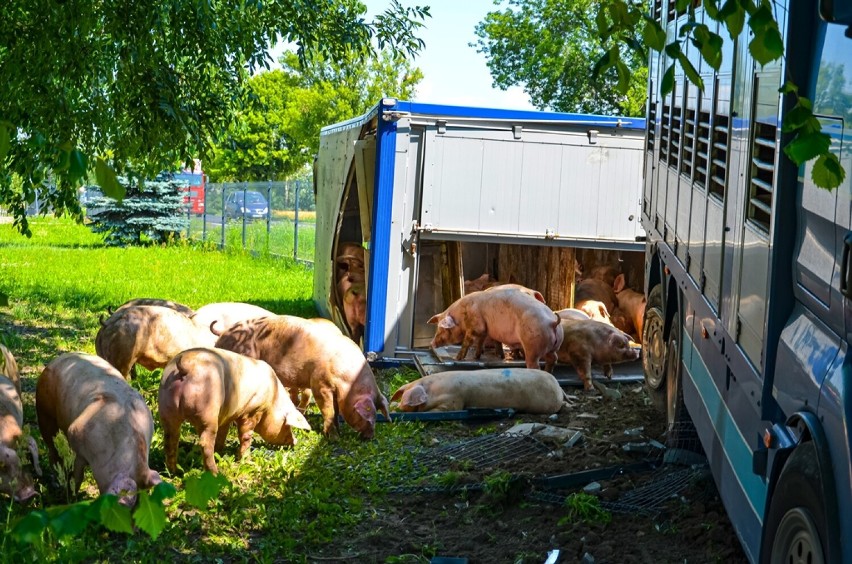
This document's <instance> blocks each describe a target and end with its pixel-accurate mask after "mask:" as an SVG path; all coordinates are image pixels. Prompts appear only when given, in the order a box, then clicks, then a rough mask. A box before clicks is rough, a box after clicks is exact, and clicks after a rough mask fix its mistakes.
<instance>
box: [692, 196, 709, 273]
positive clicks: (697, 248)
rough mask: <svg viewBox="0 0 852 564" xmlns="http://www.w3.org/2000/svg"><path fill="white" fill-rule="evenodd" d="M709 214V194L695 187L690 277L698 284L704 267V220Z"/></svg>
mask: <svg viewBox="0 0 852 564" xmlns="http://www.w3.org/2000/svg"><path fill="white" fill-rule="evenodd" d="M706 213H707V192H705V191H704V189H703V188H700V187H696V186H693V188H692V207H691V209H690V215H689V243H688V245H689V256H690V261H689V275H690V277H692V279H693V280H695V281H696V282H698V281H699V280H700V279H701V269H702V267H703V265H704V220H705V215H706Z"/></svg>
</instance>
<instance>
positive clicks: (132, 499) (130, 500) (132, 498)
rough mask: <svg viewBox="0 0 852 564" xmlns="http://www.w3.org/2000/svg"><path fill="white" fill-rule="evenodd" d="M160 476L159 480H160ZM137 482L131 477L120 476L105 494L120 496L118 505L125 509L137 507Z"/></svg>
mask: <svg viewBox="0 0 852 564" xmlns="http://www.w3.org/2000/svg"><path fill="white" fill-rule="evenodd" d="M159 477H160V476H159V474H158V475H157V478H159ZM136 490H137V487H136V482H135V481H134V480H133V479H132V478H130V477H129V476H119V477H118V478H116V479H115V480H113V481H112V483H111V484H110V485H109V487H108V488H107V490H106V491H105V492H104V493H107V494H112V495H115V496H118V503H120V504H121V505H124V506H125V507H133V506H134V505H136V497H137V496H136Z"/></svg>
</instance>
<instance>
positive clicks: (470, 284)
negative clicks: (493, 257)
mask: <svg viewBox="0 0 852 564" xmlns="http://www.w3.org/2000/svg"><path fill="white" fill-rule="evenodd" d="M499 284H500V282H498V281H497V279H496V278H493V277H492V276H491V275H490V274H488V273H487V272H486V273H484V274H483V275H482V276H480V277H479V278H474V279H473V280H465V281H464V293H465V295H467V294H470V293H471V292H481V291H482V290H487V289H488V288H492V287H494V286H498V285H499Z"/></svg>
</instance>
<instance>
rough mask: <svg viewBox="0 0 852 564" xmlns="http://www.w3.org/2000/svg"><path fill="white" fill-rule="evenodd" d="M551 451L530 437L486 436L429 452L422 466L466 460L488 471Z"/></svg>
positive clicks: (513, 435)
mask: <svg viewBox="0 0 852 564" xmlns="http://www.w3.org/2000/svg"><path fill="white" fill-rule="evenodd" d="M549 452H550V449H549V448H547V446H545V445H544V444H543V443H541V442H540V441H539V440H537V439H535V438H533V437H531V436H529V435H518V434H515V433H499V434H491V435H482V436H481V437H476V438H473V439H470V440H466V441H461V442H458V443H454V444H451V445H447V446H444V447H439V448H436V449H434V450H432V451H429V452H427V453H426V454H425V455H424V456H423V458H422V459H421V463H423V464H424V465H425V466H427V467H428V468H430V469H434V468H436V467H437V468H445V467H446V463H447V461H453V462H454V461H466V462H468V463H470V464H472V465H473V466H475V467H476V468H488V467H490V466H494V465H496V464H499V463H501V462H503V461H506V460H514V459H518V458H523V457H531V456H543V455H546V454H547V453H549Z"/></svg>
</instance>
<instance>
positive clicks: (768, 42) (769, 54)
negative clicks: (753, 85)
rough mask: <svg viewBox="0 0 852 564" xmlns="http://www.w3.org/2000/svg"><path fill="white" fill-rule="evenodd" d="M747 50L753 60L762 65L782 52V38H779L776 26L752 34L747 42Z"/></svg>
mask: <svg viewBox="0 0 852 564" xmlns="http://www.w3.org/2000/svg"><path fill="white" fill-rule="evenodd" d="M748 50H749V52H750V53H751V56H752V57H754V60H755V61H757V62H758V63H760V65H761V66H763V65H765V64H767V63H771V62H772V61H774V60H776V59H778V58H780V57H781V55H783V54H784V40H783V39H782V38H781V33H779V31H778V28H775V27H769V28H767V29H765V30H764V31H762V32H760V33H755V34H754V37H753V38H752V39H751V41H750V42H749V44H748Z"/></svg>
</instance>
